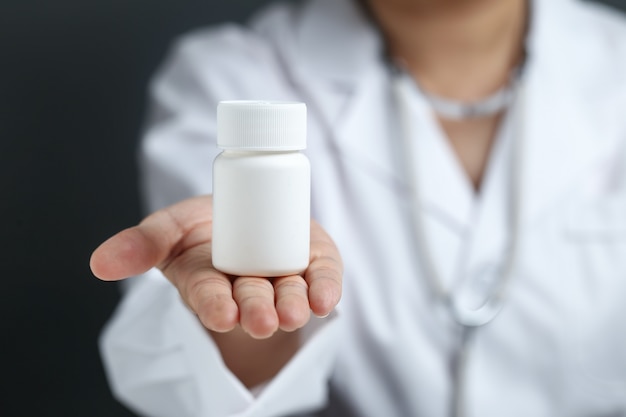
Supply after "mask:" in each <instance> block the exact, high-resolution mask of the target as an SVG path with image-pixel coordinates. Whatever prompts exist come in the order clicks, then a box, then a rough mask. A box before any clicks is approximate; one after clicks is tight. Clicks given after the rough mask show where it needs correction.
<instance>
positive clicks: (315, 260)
mask: <svg viewBox="0 0 626 417" xmlns="http://www.w3.org/2000/svg"><path fill="white" fill-rule="evenodd" d="M304 278H305V279H306V282H307V283H308V285H309V305H310V307H311V310H312V311H313V313H314V314H315V315H316V316H320V317H324V316H327V315H328V314H329V313H330V312H331V311H332V310H333V309H334V308H335V306H336V305H337V303H339V300H340V299H341V286H342V279H343V262H342V260H341V256H340V255H339V250H338V249H337V247H336V246H335V243H334V242H333V241H332V239H331V238H330V236H329V235H328V234H327V233H326V232H325V231H324V230H323V229H322V228H321V227H320V226H319V225H318V224H317V223H315V222H312V223H311V262H310V263H309V267H308V268H307V270H306V273H305V276H304Z"/></svg>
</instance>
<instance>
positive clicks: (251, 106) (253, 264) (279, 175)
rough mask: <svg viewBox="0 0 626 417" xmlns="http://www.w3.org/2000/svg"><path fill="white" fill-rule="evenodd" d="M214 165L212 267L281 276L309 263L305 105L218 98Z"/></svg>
mask: <svg viewBox="0 0 626 417" xmlns="http://www.w3.org/2000/svg"><path fill="white" fill-rule="evenodd" d="M217 146H218V147H220V148H221V149H223V151H222V153H220V154H219V155H218V156H217V158H215V161H214V163H213V243H212V258H213V265H214V266H215V268H217V269H219V270H220V271H222V272H225V273H228V274H232V275H238V276H257V277H278V276H285V275H292V274H298V273H301V272H302V271H304V270H305V269H306V267H307V266H308V264H309V245H310V243H309V242H310V236H309V234H310V221H311V220H310V196H311V168H310V164H309V160H308V159H307V157H306V156H305V155H304V154H303V153H302V152H300V151H301V150H303V149H305V148H306V106H305V104H304V103H298V102H271V101H222V102H220V103H219V104H218V107H217Z"/></svg>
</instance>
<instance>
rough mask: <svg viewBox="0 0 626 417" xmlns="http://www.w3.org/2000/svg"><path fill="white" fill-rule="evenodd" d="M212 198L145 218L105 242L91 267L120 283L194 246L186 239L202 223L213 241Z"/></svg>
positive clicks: (95, 255) (106, 278)
mask: <svg viewBox="0 0 626 417" xmlns="http://www.w3.org/2000/svg"><path fill="white" fill-rule="evenodd" d="M211 216H212V214H211V197H210V196H205V197H197V198H192V199H189V200H185V201H182V202H180V203H178V204H175V205H173V206H170V207H168V208H165V209H163V210H159V211H157V212H155V213H153V214H151V215H150V216H148V217H146V218H145V219H144V220H143V221H142V222H141V223H140V224H139V225H138V226H135V227H131V228H129V229H126V230H123V231H122V232H120V233H118V234H116V235H114V236H113V237H111V238H109V239H108V240H107V241H105V242H104V243H102V244H101V245H100V246H99V247H98V248H97V249H96V250H95V251H94V252H93V254H92V255H91V259H90V267H91V270H92V272H93V273H94V275H96V276H97V277H98V278H100V279H103V280H119V279H123V278H126V277H129V276H133V275H137V274H140V273H143V272H145V271H147V270H148V269H150V268H152V267H153V266H157V265H161V264H166V263H167V262H168V260H170V259H173V258H174V257H175V255H176V253H178V252H180V251H182V250H184V247H182V245H181V244H182V243H184V246H189V245H193V244H194V243H197V242H191V241H189V239H186V237H187V235H188V234H189V232H190V231H191V230H194V229H196V228H197V226H199V225H200V224H202V223H206V227H203V228H197V230H205V232H206V233H207V235H206V236H202V237H199V238H201V239H207V238H210V233H211V227H210V221H211Z"/></svg>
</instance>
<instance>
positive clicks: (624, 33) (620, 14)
mask: <svg viewBox="0 0 626 417" xmlns="http://www.w3.org/2000/svg"><path fill="white" fill-rule="evenodd" d="M577 11H578V16H579V17H580V20H577V22H576V23H577V25H578V30H579V31H581V32H582V33H584V34H585V35H586V36H589V38H590V39H591V40H592V41H594V42H595V46H596V47H599V48H602V49H603V50H604V51H605V52H606V53H608V54H610V55H612V58H613V59H622V60H626V12H624V11H622V10H619V9H617V8H615V7H613V6H608V5H606V4H603V3H599V2H590V1H584V2H583V1H578V2H577Z"/></svg>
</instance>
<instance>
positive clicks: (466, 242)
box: [101, 0, 626, 417]
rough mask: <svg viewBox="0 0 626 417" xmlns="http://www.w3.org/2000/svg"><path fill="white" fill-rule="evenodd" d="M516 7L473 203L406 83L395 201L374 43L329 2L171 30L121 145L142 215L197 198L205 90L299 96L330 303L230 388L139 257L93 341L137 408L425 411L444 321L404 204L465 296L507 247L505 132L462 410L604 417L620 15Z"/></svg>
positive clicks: (623, 322) (609, 385)
mask: <svg viewBox="0 0 626 417" xmlns="http://www.w3.org/2000/svg"><path fill="white" fill-rule="evenodd" d="M532 11H533V13H532V25H531V31H530V35H529V39H528V50H529V61H528V65H527V70H526V73H525V77H524V85H525V87H524V95H525V100H524V101H523V102H522V103H517V104H516V108H519V110H520V111H519V114H522V115H523V116H521V117H522V119H521V120H522V121H523V127H522V128H521V129H518V128H517V127H515V123H514V120H513V119H514V118H513V117H512V116H510V117H509V118H508V119H507V121H506V122H505V123H504V126H503V128H502V129H501V131H500V134H499V135H498V136H499V137H498V142H497V144H496V146H495V149H494V151H493V154H492V157H491V161H490V164H489V167H488V170H487V173H486V177H485V180H484V184H483V187H482V190H481V193H480V195H479V196H476V195H474V193H473V192H472V189H471V186H470V185H469V182H468V180H467V179H466V178H465V176H464V175H463V173H462V170H461V169H460V168H459V165H458V162H457V161H456V159H455V158H454V157H453V156H452V155H453V153H452V152H451V150H450V148H449V147H447V145H446V142H445V140H444V139H443V136H442V134H441V131H440V129H439V127H438V126H437V124H436V122H435V119H434V118H433V116H432V114H431V113H430V112H429V109H428V106H427V105H426V104H425V103H424V100H423V99H421V98H420V97H419V95H418V94H417V93H415V94H413V95H412V96H411V97H412V100H411V103H410V110H411V114H413V115H414V117H415V119H414V126H416V128H415V131H414V132H413V133H414V136H415V137H414V138H411V139H412V140H414V141H415V144H416V145H415V147H414V148H413V150H412V151H411V152H412V154H410V155H408V156H409V158H410V159H411V160H412V161H414V163H415V166H416V167H417V171H416V172H417V173H418V179H417V181H418V183H419V184H420V190H421V204H420V206H419V207H417V208H415V207H411V204H410V199H409V198H408V195H409V194H408V191H407V187H408V182H407V181H406V175H407V171H406V169H404V168H406V167H405V165H404V163H403V161H404V160H405V156H406V155H405V153H406V152H408V151H407V150H405V149H403V148H402V147H401V145H400V143H401V142H400V141H399V139H398V135H399V132H398V129H397V125H398V119H397V111H396V107H394V106H395V104H394V101H393V95H392V94H391V88H390V84H391V75H390V72H389V71H388V70H387V69H386V67H385V65H384V64H383V61H382V59H381V42H380V39H379V36H378V34H377V33H376V31H375V30H374V29H373V28H372V27H371V25H370V24H369V23H368V21H367V19H365V18H364V17H363V16H362V15H361V13H360V11H359V10H358V8H357V7H356V6H355V5H354V4H352V3H351V2H350V1H348V0H311V1H308V2H306V3H304V4H303V6H301V7H300V6H295V5H293V4H292V5H281V6H277V7H273V8H271V9H270V10H266V11H264V12H263V13H262V14H261V15H260V17H258V18H257V19H255V20H254V21H253V22H252V23H251V25H250V27H247V28H242V27H238V26H233V25H229V26H222V27H220V28H215V29H210V30H203V31H198V32H196V33H194V34H191V35H189V36H186V37H185V38H183V39H182V40H181V41H179V42H178V43H177V44H176V46H175V48H174V51H173V53H172V55H171V57H170V58H169V59H168V60H167V62H166V64H165V65H164V66H163V67H162V69H161V70H160V72H159V73H158V75H157V77H156V78H155V81H154V83H153V84H152V86H151V87H152V88H151V90H152V94H153V98H154V108H153V112H152V118H151V122H150V124H149V128H148V129H147V132H146V134H145V140H144V141H143V146H142V149H141V156H142V168H143V169H142V172H143V183H144V185H145V190H146V201H147V204H148V207H149V209H150V210H154V209H157V208H160V207H163V206H165V205H168V204H171V203H174V202H176V201H178V200H181V199H183V198H186V197H188V196H192V195H197V194H204V193H210V192H211V164H212V160H213V158H214V157H215V156H216V154H217V153H218V152H219V150H218V149H217V148H216V146H215V132H216V126H215V123H216V120H215V110H216V105H217V102H218V101H219V100H222V99H282V100H302V101H305V102H306V103H307V105H308V111H309V139H308V150H307V153H308V156H309V158H310V160H311V164H312V175H313V179H312V182H313V184H312V213H313V215H314V217H315V218H316V219H318V220H319V221H320V222H321V223H322V225H323V226H324V227H325V228H326V230H327V231H328V232H329V233H330V234H331V236H333V238H334V239H335V240H336V242H337V244H338V246H339V248H340V251H341V253H342V256H343V258H344V261H345V266H346V268H345V284H344V297H343V299H342V301H341V303H340V305H339V307H338V314H336V315H334V316H333V317H330V318H327V319H315V320H313V321H312V322H311V324H310V325H309V326H308V327H307V328H306V331H305V337H304V340H303V345H302V347H301V349H300V351H299V352H298V353H297V355H296V356H295V357H294V358H293V359H292V360H291V361H290V362H289V363H288V364H287V365H286V366H285V368H284V369H283V370H282V371H281V372H280V373H279V374H278V375H277V376H276V377H275V378H273V379H272V380H271V381H268V382H267V383H266V384H265V385H264V386H263V387H259V389H257V390H253V391H252V392H251V391H249V390H247V389H246V388H245V387H244V386H243V385H242V384H241V383H240V382H239V381H238V380H237V379H236V377H234V376H233V375H232V374H231V373H230V372H229V371H228V370H227V369H226V368H225V367H224V365H223V363H222V361H221V359H220V356H219V352H218V351H217V349H216V347H215V346H214V344H213V343H212V340H211V339H210V337H209V336H208V335H207V333H206V332H205V331H204V329H203V328H202V326H201V325H200V324H199V322H198V320H197V319H196V317H195V316H194V315H193V314H192V313H191V312H190V311H189V310H187V309H186V308H185V306H184V305H183V303H182V302H181V301H180V298H179V296H178V293H177V291H176V290H175V289H174V288H173V287H172V286H171V285H170V284H169V283H168V282H167V281H166V280H165V279H164V278H163V277H162V276H161V275H160V273H158V272H157V271H154V270H153V271H150V272H149V273H147V274H145V275H144V276H142V277H138V278H134V279H133V280H131V285H129V288H128V291H127V293H126V295H125V297H124V300H123V301H122V303H121V304H120V306H119V308H118V309H117V311H116V312H115V315H114V316H113V318H112V319H111V321H110V323H109V324H108V326H107V328H106V330H105V332H104V333H103V336H102V341H101V346H102V353H103V357H104V361H105V364H106V368H107V372H108V376H109V379H110V383H111V386H112V389H113V391H114V393H115V395H116V396H117V397H118V398H119V399H120V400H121V401H123V402H124V403H125V404H127V405H128V406H129V407H130V408H132V409H134V410H136V411H137V412H138V413H140V414H142V415H148V416H155V417H159V416H169V417H173V416H176V417H185V416H190V417H191V416H194V417H200V416H203V417H204V416H255V417H261V416H277V415H285V414H295V413H300V412H308V411H312V410H315V409H318V408H320V407H323V406H324V405H325V404H326V405H327V406H328V410H327V413H328V414H329V415H336V416H340V415H341V416H343V415H347V411H346V410H345V409H342V408H341V406H339V405H338V403H339V402H342V403H343V406H347V407H348V408H350V409H351V410H352V411H353V412H354V413H355V415H358V416H375V417H381V416H429V417H440V416H445V415H447V413H448V411H449V406H450V393H451V378H450V376H449V362H450V361H451V358H452V357H453V355H454V353H455V351H456V349H457V347H458V336H459V327H458V326H457V325H455V323H454V322H453V321H452V320H451V318H450V315H449V314H448V311H447V310H446V309H445V308H444V307H443V306H442V303H441V302H440V301H439V300H437V299H435V298H434V297H433V296H432V293H431V292H430V291H429V287H428V285H427V281H426V279H425V277H424V276H422V274H423V272H422V269H421V262H422V260H421V259H420V256H419V253H417V252H418V251H417V249H416V244H415V236H414V233H413V228H412V226H411V220H410V219H411V210H416V209H417V210H420V212H421V215H422V216H423V218H424V222H425V226H426V232H427V235H428V242H429V247H430V248H431V250H432V252H433V259H434V262H435V264H436V265H437V267H438V268H439V270H440V271H441V273H442V276H443V278H444V285H445V286H446V287H447V288H453V289H455V291H458V292H460V293H463V294H465V295H467V294H469V295H470V296H472V295H476V294H479V295H480V294H481V292H482V291H484V289H485V288H488V287H489V285H490V284H492V283H493V282H494V280H497V277H498V273H499V271H500V269H501V267H502V262H503V259H504V257H505V254H506V253H507V250H508V249H509V248H510V247H511V236H510V228H508V227H507V226H506V225H507V222H508V221H509V220H510V215H511V214H510V213H511V212H512V210H511V207H510V201H511V199H510V194H511V187H510V182H509V181H510V179H511V169H510V162H511V152H512V151H511V146H510V144H511V141H512V140H514V139H515V138H516V139H519V140H521V143H523V146H522V148H523V153H522V155H521V157H520V159H521V161H522V171H521V184H522V189H521V195H522V200H521V201H520V203H519V207H518V209H519V210H520V216H521V232H520V234H519V236H517V239H518V240H517V242H518V250H517V263H516V267H515V269H514V273H513V275H512V278H511V283H510V285H509V286H508V289H507V293H506V294H507V295H506V304H505V306H504V308H503V310H502V311H501V313H500V314H499V316H498V317H497V318H496V319H495V320H494V321H493V322H491V323H490V324H488V325H487V326H485V327H483V328H481V329H480V330H479V332H478V333H477V335H476V339H475V340H474V343H473V344H472V345H471V350H470V355H469V360H468V363H467V369H466V375H465V378H466V387H467V388H466V392H465V395H464V398H465V409H466V410H467V411H466V413H467V416H505V415H506V416H533V417H542V416H546V417H548V416H550V417H553V416H571V417H577V416H581V417H582V416H617V415H620V416H623V415H626V23H625V22H624V20H623V19H622V17H621V16H617V15H616V14H614V13H611V12H609V11H608V10H606V9H603V8H600V7H599V6H594V5H590V4H582V3H576V2H573V1H569V0H536V1H535V2H534V3H533V7H532ZM516 120H517V119H516ZM403 167H404V168H403ZM329 381H330V385H329ZM329 386H330V387H331V388H332V395H331V401H330V404H327V402H328V401H327V396H328V387H329ZM338 399H339V400H340V401H338ZM333 410H334V411H333ZM338 410H339V411H338ZM333 413H334V414H333Z"/></svg>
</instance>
